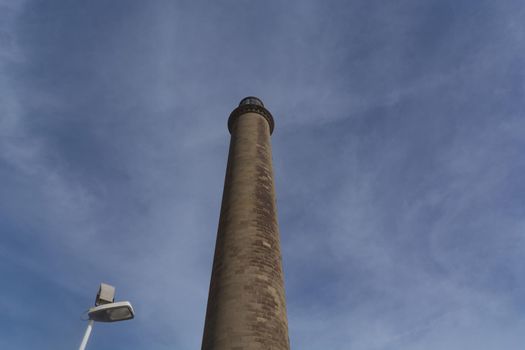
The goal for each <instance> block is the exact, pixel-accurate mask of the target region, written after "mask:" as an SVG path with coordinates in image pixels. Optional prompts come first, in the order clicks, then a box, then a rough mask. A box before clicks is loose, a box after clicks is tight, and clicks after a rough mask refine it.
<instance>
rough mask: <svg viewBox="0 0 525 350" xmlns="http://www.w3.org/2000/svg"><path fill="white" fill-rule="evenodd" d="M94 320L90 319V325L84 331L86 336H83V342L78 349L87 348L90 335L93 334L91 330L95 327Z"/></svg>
mask: <svg viewBox="0 0 525 350" xmlns="http://www.w3.org/2000/svg"><path fill="white" fill-rule="evenodd" d="M93 322H94V321H93V320H89V322H88V326H87V328H86V333H84V338H82V343H80V347H79V348H78V350H84V349H85V348H86V345H87V342H88V340H89V336H90V335H91V330H92V329H93Z"/></svg>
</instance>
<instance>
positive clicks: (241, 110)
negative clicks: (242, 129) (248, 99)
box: [228, 104, 275, 135]
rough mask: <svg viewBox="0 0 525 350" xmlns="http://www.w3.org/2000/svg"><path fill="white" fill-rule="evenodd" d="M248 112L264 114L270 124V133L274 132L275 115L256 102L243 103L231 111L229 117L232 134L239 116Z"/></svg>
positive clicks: (229, 127) (229, 128)
mask: <svg viewBox="0 0 525 350" xmlns="http://www.w3.org/2000/svg"><path fill="white" fill-rule="evenodd" d="M246 113H257V114H259V115H260V116H262V117H263V118H264V119H266V121H267V122H268V124H269V125H270V135H271V134H272V133H273V129H274V127H275V122H274V121H273V116H272V114H271V113H270V111H268V110H267V109H266V108H264V107H263V106H258V105H255V104H242V105H240V106H239V107H237V108H235V109H234V110H233V111H232V112H231V114H230V117H229V118H228V130H229V131H230V134H231V133H232V130H233V124H235V122H236V121H237V119H238V118H239V117H241V116H242V115H243V114H246Z"/></svg>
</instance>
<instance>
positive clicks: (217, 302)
mask: <svg viewBox="0 0 525 350" xmlns="http://www.w3.org/2000/svg"><path fill="white" fill-rule="evenodd" d="M273 127H274V122H273V118H272V115H271V114H270V112H268V110H266V108H264V105H263V103H262V102H261V101H260V100H259V99H257V98H254V97H247V98H245V99H243V100H242V101H241V103H240V105H239V107H238V108H236V109H235V110H234V111H233V112H232V114H231V115H230V118H229V120H228V128H229V130H230V133H231V141H230V150H229V154H228V165H227V169H226V179H225V183H224V192H223V199H222V206H221V214H220V219H219V228H218V232H217V242H216V246H215V256H214V260H213V268H212V276H211V282H210V291H209V297H208V307H207V310H206V321H205V326H204V336H203V341H202V350H226V349H228V350H233V349H236V350H237V349H238V350H241V349H242V350H251V349H272V350H288V349H289V348H290V345H289V340H288V323H287V318H286V305H285V293H284V281H283V270H282V263H281V251H280V243H279V228H278V224H277V211H276V205H275V191H274V182H273V169H272V151H271V145H270V135H271V133H272V131H273Z"/></svg>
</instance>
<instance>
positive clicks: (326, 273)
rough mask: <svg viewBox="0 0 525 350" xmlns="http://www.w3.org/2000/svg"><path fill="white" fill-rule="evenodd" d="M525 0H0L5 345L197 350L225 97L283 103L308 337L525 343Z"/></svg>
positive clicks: (0, 330)
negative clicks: (130, 310)
mask: <svg viewBox="0 0 525 350" xmlns="http://www.w3.org/2000/svg"><path fill="white" fill-rule="evenodd" d="M524 23H525V4H524V3H523V1H520V0H515V1H512V0H509V1H488V0H479V1H466V0H463V1H457V0H455V1H453V0H439V1H438V0H399V1H374V0H372V1H370V0H352V1H313V0H302V1H257V2H256V1H243V0H235V1H213V2H211V1H209V2H204V1H162V0H158V1H131V0H130V1H117V0H115V1H99V0H92V1H73V0H70V1H65V0H64V1H42V0H41V1H33V0H25V1H9V0H7V1H6V0H0V180H1V186H0V277H1V280H2V283H1V284H0V286H1V292H0V296H1V298H0V308H1V310H2V316H1V317H0V348H2V349H34V348H39V349H71V348H75V347H77V346H78V344H79V343H80V339H81V336H82V334H83V331H84V328H85V326H86V324H85V322H82V321H81V320H80V316H81V314H82V312H83V311H84V310H86V309H87V308H88V307H90V306H91V305H92V304H93V301H94V296H95V294H96V291H97V287H98V284H99V283H100V282H106V283H110V284H113V285H115V286H116V287H117V299H119V300H130V301H131V302H132V303H133V305H134V306H135V309H136V313H137V317H136V319H135V320H133V321H130V322H122V323H116V324H96V325H95V328H94V332H93V336H92V338H91V341H90V344H89V346H88V348H92V349H150V350H152V349H155V350H156V349H159V350H162V349H198V348H199V347H200V342H201V336H202V329H203V325H204V314H205V307H206V299H207V290H208V284H209V278H210V270H211V262H212V255H213V248H214V242H215V234H216V228H217V222H218V216H219V206H220V200H221V195H222V185H223V180H224V172H225V167H226V157H227V151H228V142H229V134H228V131H227V127H226V121H227V117H228V115H229V113H230V111H231V110H232V109H233V108H235V107H236V105H237V103H238V102H239V100H240V99H241V98H243V97H244V96H247V95H256V96H259V97H260V98H262V99H263V101H264V102H265V104H266V106H267V107H268V108H269V110H270V111H271V112H272V113H273V114H274V118H275V121H276V129H275V132H274V134H273V136H272V142H273V150H274V154H273V157H274V166H275V181H276V189H277V195H278V208H279V221H280V227H281V240H282V249H283V261H284V269H285V281H286V292H287V302H288V317H289V327H290V339H291V345H292V348H294V349H304V350H317V349H334V350H383V349H385V350H386V349H388V350H398V349H399V350H401V349H403V350H420V349H425V350H438V349H439V350H441V349H448V350H464V349H478V350H492V349H494V350H496V349H507V350H518V349H522V346H523V344H524V343H525V298H524V295H525V265H524V263H523V261H524V258H525V219H524V218H525V182H524V181H523V174H524V173H525V160H524V159H525V158H524V157H523V152H524V150H525V119H524V116H525V115H524V112H525V102H524V101H525V99H524V98H525V63H524V60H523V57H525V35H524V33H525V24H524Z"/></svg>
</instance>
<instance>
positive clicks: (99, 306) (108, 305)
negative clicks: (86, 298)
mask: <svg viewBox="0 0 525 350" xmlns="http://www.w3.org/2000/svg"><path fill="white" fill-rule="evenodd" d="M114 300H115V287H113V286H110V285H109V284H105V283H101V284H100V288H99V290H98V293H97V299H96V300H95V307H92V308H90V309H89V310H88V317H89V322H88V326H87V328H86V332H85V333H84V337H83V338H82V342H81V343H80V347H79V348H78V349H79V350H84V349H85V348H86V345H87V342H88V340H89V336H90V335H91V331H92V329H93V323H94V322H95V321H96V322H118V321H125V320H131V319H132V318H133V317H135V312H134V311H133V307H132V306H131V303H130V302H129V301H117V302H114Z"/></svg>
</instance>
